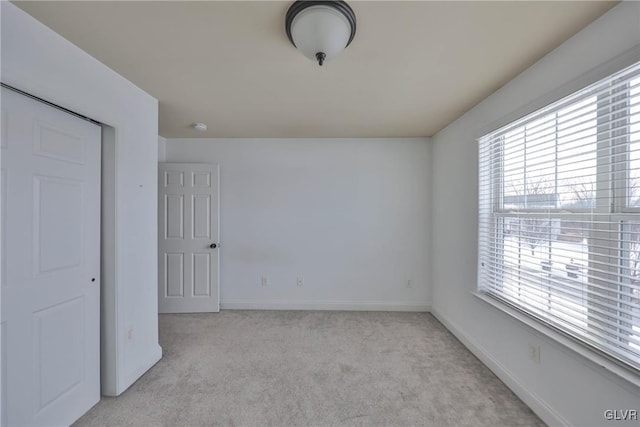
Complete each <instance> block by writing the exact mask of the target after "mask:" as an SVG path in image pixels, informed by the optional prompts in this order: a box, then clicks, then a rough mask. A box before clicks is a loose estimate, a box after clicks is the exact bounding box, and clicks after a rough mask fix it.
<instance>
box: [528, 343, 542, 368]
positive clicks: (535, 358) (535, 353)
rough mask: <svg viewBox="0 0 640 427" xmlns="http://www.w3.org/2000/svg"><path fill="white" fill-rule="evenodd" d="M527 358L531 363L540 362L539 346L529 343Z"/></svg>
mask: <svg viewBox="0 0 640 427" xmlns="http://www.w3.org/2000/svg"><path fill="white" fill-rule="evenodd" d="M529 359H531V361H532V362H533V363H536V364H539V363H540V346H539V345H535V344H531V343H529Z"/></svg>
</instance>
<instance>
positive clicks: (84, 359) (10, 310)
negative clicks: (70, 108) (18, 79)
mask: <svg viewBox="0 0 640 427" xmlns="http://www.w3.org/2000/svg"><path fill="white" fill-rule="evenodd" d="M1 110H2V139H1V141H2V143H1V145H2V162H1V170H2V174H1V179H2V245H3V246H2V283H1V284H0V286H1V291H2V306H1V311H0V313H1V323H2V326H1V329H0V331H1V333H2V337H1V339H2V343H1V344H2V353H1V356H2V363H1V367H2V420H1V421H2V425H3V426H12V427H13V426H53V425H68V424H70V423H72V422H74V421H75V420H77V419H78V418H79V417H80V416H81V415H82V414H84V413H85V412H86V411H87V410H88V409H89V408H91V407H92V406H93V405H94V404H96V403H97V402H98V400H100V143H101V129H100V127H99V126H96V125H94V124H92V123H89V122H87V121H85V120H82V119H80V118H78V117H75V116H72V115H70V114H68V113H65V112H63V111H60V110H58V109H56V108H53V107H50V106H47V105H45V104H43V103H41V102H38V101H35V100H33V99H30V98H28V97H26V96H23V95H20V94H17V93H15V92H13V91H10V90H7V89H4V88H3V89H2V108H1Z"/></svg>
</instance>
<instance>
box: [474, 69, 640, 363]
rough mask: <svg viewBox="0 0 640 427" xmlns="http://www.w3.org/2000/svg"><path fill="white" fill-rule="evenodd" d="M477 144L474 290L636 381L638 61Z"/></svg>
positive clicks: (639, 332) (639, 341)
mask: <svg viewBox="0 0 640 427" xmlns="http://www.w3.org/2000/svg"><path fill="white" fill-rule="evenodd" d="M479 142H480V155H479V162H480V164H479V167H480V177H479V180H480V184H479V203H480V204H479V212H480V218H479V219H480V229H479V265H478V269H479V271H478V290H479V291H480V292H482V293H485V294H487V295H489V296H491V297H493V298H496V299H498V300H500V301H501V302H502V303H505V304H508V305H510V306H512V307H515V308H516V309H518V310H520V311H521V312H523V313H525V314H527V315H528V316H530V317H533V318H535V319H536V320H538V321H539V322H542V323H543V324H545V325H547V326H549V327H551V328H553V329H555V330H557V331H560V332H562V333H565V334H568V335H570V336H571V337H573V338H574V339H577V340H579V341H581V342H582V343H584V344H585V345H587V346H589V347H590V348H591V349H595V350H597V351H598V352H599V353H601V354H604V355H605V356H607V357H609V358H613V359H615V360H616V361H617V362H619V363H620V364H622V365H624V366H626V367H627V368H630V369H632V370H634V371H635V372H636V373H638V372H640V63H638V64H636V65H634V66H631V67H629V68H627V69H624V70H622V71H620V72H618V73H616V74H614V75H612V76H609V77H608V78H606V79H603V80H601V81H599V82H597V83H595V84H593V85H591V86H589V87H587V88H585V89H583V90H581V91H579V92H577V93H574V94H572V95H570V96H568V97H566V98H563V99H561V100H559V101H557V102H555V103H553V104H551V105H549V106H547V107H545V108H543V109H541V110H538V111H536V112H534V113H532V114H529V115H528V116H526V117H524V118H522V119H520V120H517V121H515V122H513V123H511V124H509V125H507V126H505V127H503V128H501V129H498V130H496V131H494V132H492V133H490V134H488V135H485V136H484V137H482V138H480V141H479Z"/></svg>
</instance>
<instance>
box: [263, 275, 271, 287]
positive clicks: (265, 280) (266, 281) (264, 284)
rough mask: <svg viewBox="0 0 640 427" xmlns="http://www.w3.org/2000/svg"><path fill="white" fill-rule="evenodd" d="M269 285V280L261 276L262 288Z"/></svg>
mask: <svg viewBox="0 0 640 427" xmlns="http://www.w3.org/2000/svg"><path fill="white" fill-rule="evenodd" d="M268 284H269V278H268V277H267V276H266V275H265V274H263V275H262V286H267V285H268Z"/></svg>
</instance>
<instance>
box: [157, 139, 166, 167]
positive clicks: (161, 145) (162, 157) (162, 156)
mask: <svg viewBox="0 0 640 427" xmlns="http://www.w3.org/2000/svg"><path fill="white" fill-rule="evenodd" d="M166 160H167V139H166V138H163V137H161V136H158V162H164V161H166Z"/></svg>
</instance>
